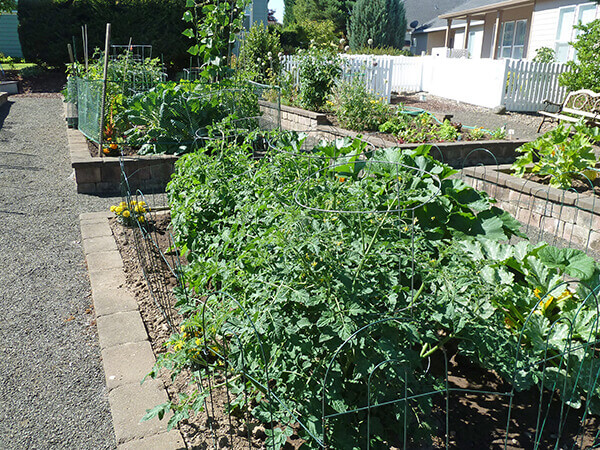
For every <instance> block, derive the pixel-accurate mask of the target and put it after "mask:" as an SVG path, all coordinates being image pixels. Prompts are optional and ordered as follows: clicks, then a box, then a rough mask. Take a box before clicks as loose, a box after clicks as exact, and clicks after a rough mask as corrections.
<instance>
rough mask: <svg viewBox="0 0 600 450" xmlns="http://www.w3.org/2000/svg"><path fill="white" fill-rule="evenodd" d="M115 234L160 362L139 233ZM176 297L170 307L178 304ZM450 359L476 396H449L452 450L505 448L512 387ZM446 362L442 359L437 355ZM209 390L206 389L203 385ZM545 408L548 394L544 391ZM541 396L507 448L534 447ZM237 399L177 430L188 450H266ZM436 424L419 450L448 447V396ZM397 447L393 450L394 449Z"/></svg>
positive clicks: (591, 428)
mask: <svg viewBox="0 0 600 450" xmlns="http://www.w3.org/2000/svg"><path fill="white" fill-rule="evenodd" d="M153 225H154V227H155V231H156V232H155V233H154V234H153V236H154V237H155V238H154V239H155V242H157V243H158V246H159V247H160V248H161V249H162V251H163V252H164V253H165V254H168V251H169V248H170V246H171V242H170V239H169V237H168V231H169V230H170V216H169V215H168V214H161V215H156V218H155V220H154V224H153ZM111 229H112V232H113V235H114V236H115V240H116V242H117V246H118V248H119V250H120V252H121V256H122V258H123V263H124V268H125V275H126V280H127V287H128V288H129V289H130V290H131V292H132V293H133V295H134V296H135V298H136V300H137V301H138V304H139V306H140V312H141V315H142V318H143V320H144V323H145V325H146V329H147V330H148V335H149V337H150V342H151V344H152V348H153V349H154V352H155V355H156V356H157V357H159V356H160V355H161V354H162V353H164V352H165V351H166V348H165V345H164V344H165V342H166V341H167V340H168V339H169V337H170V335H171V328H170V326H169V323H168V321H167V320H166V319H165V316H164V315H163V314H162V313H161V310H160V308H158V307H157V304H156V303H155V301H154V299H153V298H152V295H151V294H150V292H149V290H148V286H147V282H146V279H145V277H144V274H143V272H142V268H141V265H140V263H139V259H138V253H137V251H136V247H135V236H134V234H133V232H134V229H132V228H126V227H123V226H122V225H121V224H119V223H118V222H117V221H116V220H114V219H112V220H111ZM161 274H162V276H163V277H164V278H165V280H167V282H166V283H167V286H171V287H173V286H175V284H176V280H175V278H174V277H173V276H172V274H171V273H170V272H169V270H168V268H167V266H166V265H165V264H163V265H159V268H158V270H157V273H156V275H158V276H160V275H161ZM170 296H171V302H172V303H171V307H173V305H174V302H175V298H174V296H173V295H172V294H170ZM173 322H174V324H173V325H174V326H175V327H176V328H177V327H178V326H179V323H180V320H179V316H178V315H177V314H174V315H173ZM447 352H448V355H449V363H448V384H449V386H450V387H451V388H455V389H469V390H476V391H477V392H452V393H451V394H450V395H449V397H448V405H449V411H450V413H449V415H448V416H449V430H450V433H449V437H448V441H449V446H450V448H453V449H461V450H480V449H484V448H485V449H488V448H489V449H496V448H498V449H500V448H504V441H505V435H506V424H507V420H508V411H509V403H510V397H509V396H508V395H501V394H499V393H505V394H506V393H508V392H510V385H509V384H508V383H506V382H505V381H504V380H503V379H502V378H500V377H499V376H498V375H497V374H496V373H494V372H493V371H488V370H484V369H482V368H480V367H479V366H477V365H475V364H473V363H471V362H470V361H469V360H468V359H467V358H465V357H462V356H459V355H457V353H456V352H457V348H456V345H455V344H454V343H452V342H451V343H450V344H449V345H448V348H447ZM436 355H438V356H441V354H439V353H438V354H436ZM444 367H445V364H444V362H443V359H442V358H441V357H439V358H434V359H433V360H432V365H431V374H432V375H434V376H436V377H437V378H439V379H443V377H444V373H445V368H444ZM160 378H161V380H162V381H163V383H164V384H165V386H166V387H167V391H168V394H169V396H170V398H171V399H174V398H177V396H178V395H179V394H180V393H184V394H189V393H191V391H192V388H193V387H195V385H194V384H193V383H192V384H189V381H190V380H191V376H190V374H189V373H184V374H181V375H180V376H178V377H177V378H176V379H175V380H171V377H170V376H169V374H168V373H166V372H162V373H161V374H160ZM224 381H225V380H223V379H221V378H218V377H216V378H213V379H212V381H211V382H212V383H213V384H212V386H213V387H214V386H215V385H217V384H225V383H224ZM203 387H204V388H206V387H208V386H207V385H204V386H203ZM544 395H545V399H546V400H545V401H546V402H548V400H547V398H548V397H549V393H548V392H545V394H544ZM539 398H540V393H539V391H537V390H536V389H532V390H529V391H526V392H520V393H516V394H515V395H514V397H513V399H512V414H511V419H510V429H509V434H508V438H507V444H508V446H507V448H509V449H511V450H517V449H523V448H533V446H534V444H533V443H534V440H535V436H536V432H535V429H536V423H537V420H538V408H537V405H538V404H539ZM231 399H232V394H231V392H229V391H228V390H227V389H225V388H223V387H222V388H220V389H215V390H213V392H212V395H211V396H210V401H209V402H208V403H207V408H206V411H203V412H201V413H199V414H197V415H196V416H194V417H191V418H190V419H187V420H184V421H182V422H181V423H180V425H179V428H180V430H181V432H182V435H183V437H184V439H185V442H186V445H187V446H188V448H193V449H206V448H212V447H214V446H218V447H219V448H230V449H236V450H237V449H242V448H245V449H247V448H249V447H251V448H265V429H264V427H263V426H261V425H259V424H258V423H257V422H256V421H253V422H248V423H251V425H249V426H247V425H246V424H245V423H244V418H245V416H244V415H241V416H240V415H237V416H236V415H229V414H226V413H225V412H224V411H225V407H226V404H227V403H229V401H230V400H231ZM432 402H433V414H432V417H431V418H432V419H433V421H434V422H435V423H436V425H435V426H434V430H437V431H438V432H437V433H436V434H437V435H436V436H434V437H433V438H432V443H431V444H428V445H427V446H425V447H419V448H422V449H425V448H427V449H441V448H445V439H444V432H443V430H444V429H445V413H444V412H445V410H446V403H445V402H446V399H445V397H444V396H443V395H436V396H433V397H432ZM550 403H551V404H552V407H551V408H550V413H549V414H548V415H547V417H546V427H545V431H544V433H543V435H542V440H541V447H540V448H551V447H553V446H554V442H555V440H556V434H555V433H556V430H558V429H559V426H560V417H559V413H560V410H561V404H560V401H559V400H557V399H553V400H552V401H551V402H550ZM580 421H581V411H580V410H575V409H570V410H569V412H568V414H567V415H566V421H565V423H564V424H563V425H564V432H563V436H575V435H577V432H578V431H579V423H580ZM599 427H600V421H599V420H598V418H596V417H589V418H588V420H587V422H586V426H585V437H584V439H583V441H582V442H581V445H582V447H581V448H589V446H590V445H592V443H593V442H594V435H595V433H596V432H597V430H598V429H599ZM302 442H303V441H302V440H301V439H300V438H299V437H298V435H297V434H294V435H293V436H292V437H291V438H290V439H289V440H288V443H287V444H286V445H285V447H284V449H286V450H291V449H296V448H300V447H301V446H302ZM573 444H574V442H573V439H569V438H565V439H564V440H562V441H561V445H563V446H564V447H565V448H567V447H568V448H571V446H572V445H573ZM394 448H395V447H394Z"/></svg>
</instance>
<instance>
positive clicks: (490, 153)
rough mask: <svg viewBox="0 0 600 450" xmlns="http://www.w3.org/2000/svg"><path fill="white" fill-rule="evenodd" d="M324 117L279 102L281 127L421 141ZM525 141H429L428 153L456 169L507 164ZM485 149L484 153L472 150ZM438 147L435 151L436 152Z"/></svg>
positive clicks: (269, 112) (373, 140)
mask: <svg viewBox="0 0 600 450" xmlns="http://www.w3.org/2000/svg"><path fill="white" fill-rule="evenodd" d="M260 109H261V112H262V113H263V115H264V116H267V117H269V118H271V119H273V118H275V117H276V116H277V111H278V109H277V104H275V103H269V102H265V101H260ZM328 123H329V122H328V120H327V116H326V115H325V114H322V113H316V112H313V111H307V110H304V109H300V108H292V107H290V106H285V105H281V128H282V129H284V130H294V131H316V132H317V133H318V134H319V135H322V137H323V138H324V139H336V138H340V137H350V138H355V137H357V136H361V138H362V139H363V140H364V141H367V142H369V143H370V144H371V145H373V146H374V147H377V148H385V147H398V148H406V149H411V148H417V147H418V146H419V145H422V144H398V143H396V142H394V140H393V139H392V138H391V136H390V139H389V140H387V139H385V138H382V137H381V135H369V134H366V135H365V134H361V133H357V132H355V131H350V130H345V129H343V128H338V127H333V126H330V125H328ZM526 142H528V141H527V140H522V139H519V140H504V141H456V142H438V143H432V145H433V146H434V147H436V148H437V150H436V149H435V148H434V149H432V151H431V156H433V157H434V158H436V159H438V160H440V161H443V162H445V163H446V164H449V165H450V166H453V167H456V168H462V167H467V166H474V165H479V164H494V165H496V164H508V163H512V162H514V161H515V159H516V156H517V155H516V153H515V150H516V149H517V148H518V147H520V146H521V145H523V144H524V143H526ZM478 149H486V150H487V152H481V151H475V150H478ZM438 150H439V151H438Z"/></svg>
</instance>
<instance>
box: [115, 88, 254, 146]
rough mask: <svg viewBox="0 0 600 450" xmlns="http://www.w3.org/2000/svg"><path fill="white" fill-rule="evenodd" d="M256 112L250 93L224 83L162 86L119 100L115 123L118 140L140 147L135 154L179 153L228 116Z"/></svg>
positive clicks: (250, 114)
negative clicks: (119, 131)
mask: <svg viewBox="0 0 600 450" xmlns="http://www.w3.org/2000/svg"><path fill="white" fill-rule="evenodd" d="M234 113H235V114H236V116H235V117H236V118H251V117H256V116H258V115H259V114H260V111H259V108H258V97H257V96H256V95H255V94H254V93H253V92H252V90H250V89H247V88H244V87H239V86H238V87H232V86H231V85H229V84H227V83H222V84H217V85H214V84H213V85H206V84H204V83H198V82H191V83H174V82H169V83H164V84H160V85H158V86H156V87H155V88H153V89H150V90H149V91H147V92H142V93H140V94H137V95H134V96H132V97H130V98H124V99H123V106H122V112H121V113H120V114H118V117H116V121H117V123H118V124H119V126H120V127H121V128H123V129H125V131H124V139H125V140H126V142H127V143H128V144H130V145H133V146H140V147H141V148H140V150H139V153H140V154H147V153H185V152H189V151H191V150H193V149H195V148H198V147H199V146H202V145H203V144H204V141H203V139H202V138H204V137H206V136H207V135H208V128H209V127H212V126H214V125H215V124H216V123H218V122H219V121H222V120H225V119H227V118H228V117H230V115H231V114H234Z"/></svg>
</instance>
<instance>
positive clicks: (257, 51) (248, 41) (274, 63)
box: [237, 23, 281, 83]
mask: <svg viewBox="0 0 600 450" xmlns="http://www.w3.org/2000/svg"><path fill="white" fill-rule="evenodd" d="M279 52H281V46H280V44H279V33H278V31H276V30H275V29H271V28H267V27H265V26H264V25H263V24H262V23H257V24H254V25H252V28H250V31H249V32H248V33H247V34H246V36H245V38H244V41H243V43H242V48H241V50H240V56H239V58H238V59H237V68H238V69H239V70H241V71H243V72H245V73H246V74H247V76H248V78H250V79H251V80H254V81H258V82H259V83H267V82H269V80H270V79H271V78H272V77H273V75H275V74H278V73H279V68H280V62H279V56H278V54H279Z"/></svg>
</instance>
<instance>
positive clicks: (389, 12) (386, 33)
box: [348, 0, 406, 49]
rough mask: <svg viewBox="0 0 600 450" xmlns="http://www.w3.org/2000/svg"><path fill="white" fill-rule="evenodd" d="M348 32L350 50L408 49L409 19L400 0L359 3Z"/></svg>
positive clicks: (362, 1) (354, 9)
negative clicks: (407, 22)
mask: <svg viewBox="0 0 600 450" xmlns="http://www.w3.org/2000/svg"><path fill="white" fill-rule="evenodd" d="M349 24H350V25H349V27H348V33H349V35H350V48H353V49H358V48H361V47H366V46H367V44H368V42H369V40H370V39H372V44H369V45H370V46H375V47H388V46H389V47H394V48H402V47H403V46H404V31H405V30H406V17H405V14H404V3H402V2H400V1H399V0H358V1H357V2H356V3H355V4H354V8H353V9H352V15H351V16H350V22H349Z"/></svg>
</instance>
